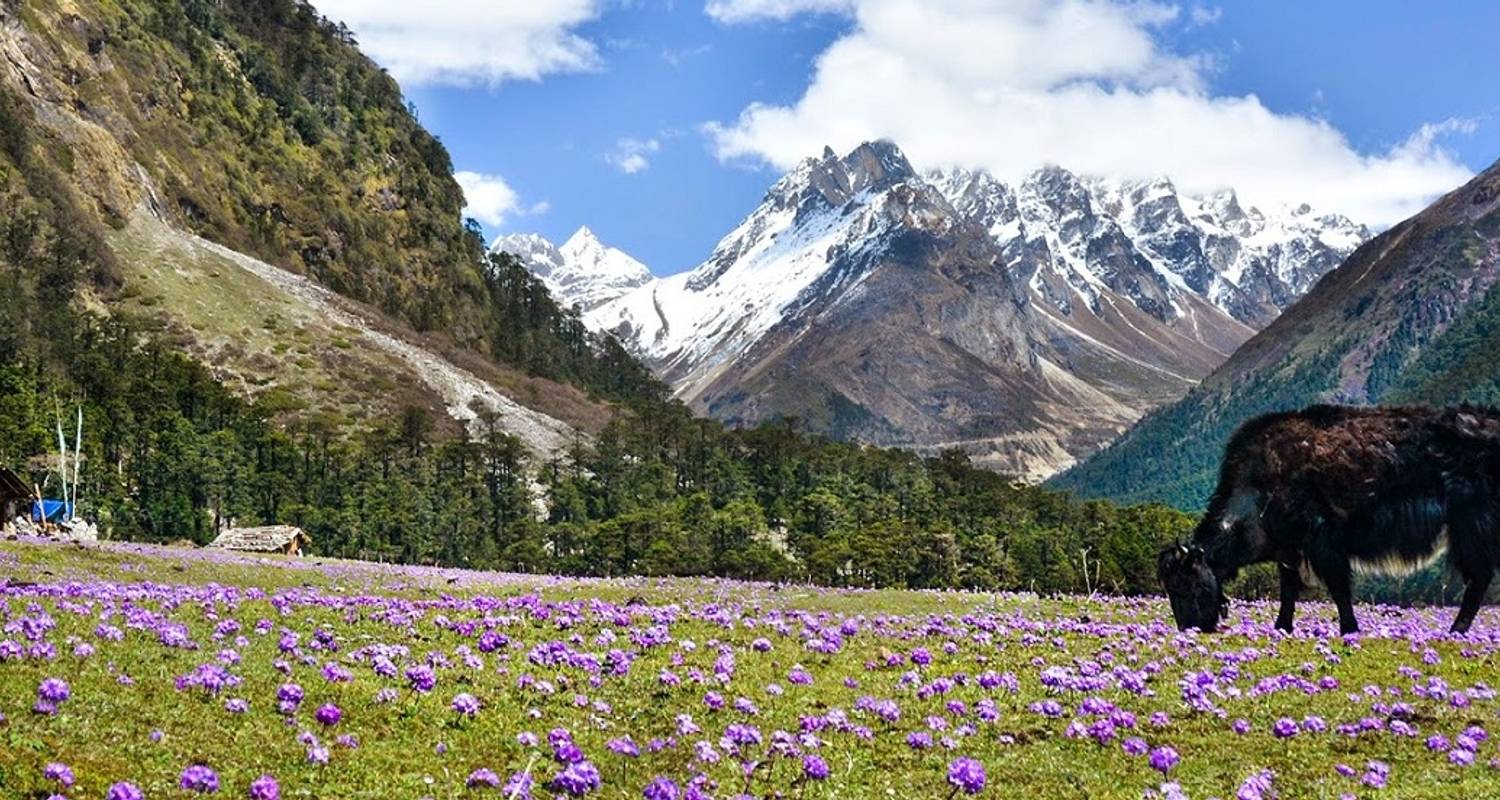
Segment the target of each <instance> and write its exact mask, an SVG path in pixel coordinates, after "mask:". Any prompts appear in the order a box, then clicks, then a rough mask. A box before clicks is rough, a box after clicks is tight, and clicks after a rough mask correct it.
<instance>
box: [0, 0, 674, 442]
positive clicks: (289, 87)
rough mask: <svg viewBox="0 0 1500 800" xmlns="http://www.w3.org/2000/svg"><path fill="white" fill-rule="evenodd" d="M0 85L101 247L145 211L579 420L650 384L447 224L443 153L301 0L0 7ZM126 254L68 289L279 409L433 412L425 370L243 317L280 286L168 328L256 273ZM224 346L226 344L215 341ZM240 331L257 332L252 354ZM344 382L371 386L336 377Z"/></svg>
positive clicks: (520, 276) (380, 77)
mask: <svg viewBox="0 0 1500 800" xmlns="http://www.w3.org/2000/svg"><path fill="white" fill-rule="evenodd" d="M0 91H4V92H6V93H7V94H9V95H10V96H11V97H12V98H13V101H14V102H13V103H12V108H13V111H14V115H15V117H16V124H17V125H21V126H24V127H26V128H27V130H28V132H29V136H30V137H31V139H32V144H33V147H32V155H31V159H32V160H34V161H35V162H37V164H38V165H39V167H45V168H46V169H47V171H48V174H49V175H50V178H49V179H48V180H50V181H52V182H53V183H55V184H56V185H55V186H54V187H53V188H52V189H50V190H49V191H52V192H54V193H58V194H65V195H69V196H70V199H69V203H70V205H71V206H72V207H73V208H75V209H76V211H77V212H78V215H79V217H80V218H81V221H82V222H84V223H87V227H88V228H90V229H92V230H93V231H95V235H96V237H97V238H99V239H103V240H104V242H105V243H107V244H108V245H110V246H111V247H115V248H119V247H123V248H126V249H127V250H129V249H130V248H132V247H136V246H137V245H138V244H139V242H138V240H139V239H140V238H141V233H140V231H138V230H134V228H135V227H137V226H136V222H137V221H138V220H140V219H141V218H142V216H143V214H146V215H149V216H150V217H155V218H157V219H159V220H161V221H164V222H165V223H166V224H167V226H168V227H169V228H171V229H176V230H179V231H181V232H183V233H185V234H191V235H196V236H201V237H203V238H204V239H207V240H210V241H212V242H214V243H216V244H218V245H223V246H225V247H228V248H231V249H232V250H235V251H238V252H241V253H244V254H247V255H250V256H253V257H255V258H256V259H259V260H260V261H264V262H268V263H270V264H272V265H275V266H277V267H280V268H282V269H285V270H287V271H289V272H292V273H294V274H297V275H303V276H306V277H307V278H309V279H311V280H314V281H316V282H317V283H319V284H321V285H323V286H326V287H328V288H329V289H331V290H333V291H334V292H337V293H339V294H340V295H342V296H344V297H346V298H348V299H350V300H353V301H355V302H356V303H360V304H362V305H360V306H359V313H358V314H357V316H358V318H359V322H360V323H361V324H368V325H370V326H373V327H378V328H380V329H382V330H393V331H398V332H399V334H400V335H401V336H402V338H403V339H404V340H406V341H409V342H412V343H413V344H415V345H417V346H421V347H424V348H429V349H433V350H436V351H438V352H441V353H444V354H447V355H450V356H451V357H452V358H456V359H459V360H463V361H466V362H469V363H474V364H480V365H482V366H483V370H484V371H486V372H488V373H493V374H487V375H486V377H487V378H494V379H495V380H497V381H499V382H500V383H501V384H502V386H503V387H504V388H505V391H506V392H508V393H510V394H513V395H515V396H516V397H517V399H519V400H520V401H521V402H523V403H528V404H530V405H532V406H533V407H536V408H537V410H539V411H542V412H543V413H547V414H550V415H553V416H558V417H560V418H564V419H566V420H568V422H569V423H570V424H573V425H576V426H579V427H582V428H585V429H597V428H598V427H599V426H601V425H602V424H603V422H604V420H605V419H607V418H608V416H609V414H610V411H609V410H608V408H607V407H606V405H605V404H604V403H605V402H609V401H626V402H629V401H631V400H632V399H633V398H636V397H655V396H658V395H659V394H660V388H659V387H658V386H656V385H655V382H654V381H653V380H651V379H650V377H649V375H648V374H647V373H646V372H645V371H644V370H641V369H639V368H638V367H635V366H634V365H633V363H632V362H631V361H630V359H628V358H624V357H623V354H622V353H620V352H618V348H615V347H613V346H612V344H611V343H609V342H605V341H601V340H598V339H596V338H594V337H592V336H590V335H589V334H588V333H587V332H586V331H585V330H584V329H583V327H582V326H581V325H579V324H578V322H577V320H576V319H575V318H573V317H572V316H571V315H570V314H569V313H566V312H565V311H564V310H563V309H561V308H559V307H558V306H557V304H556V303H554V302H553V301H552V300H551V298H550V297H549V296H548V295H547V293H546V292H545V291H544V290H543V289H542V287H541V286H540V285H539V284H537V283H536V282H535V281H531V280H530V279H529V276H527V275H526V274H525V272H524V270H520V269H519V268H517V267H516V265H515V264H513V263H510V262H508V261H506V260H504V259H502V260H499V261H492V260H491V259H489V258H488V257H486V255H485V254H484V249H483V242H482V241H481V238H480V236H479V234H478V233H477V231H476V230H475V229H474V228H472V227H470V226H466V224H465V222H464V220H463V219H462V217H461V209H462V205H463V195H462V192H461V191H460V189H459V187H458V185H457V183H456V182H455V181H454V179H453V177H452V165H451V163H450V160H449V157H448V154H447V152H446V150H444V149H443V147H442V145H441V144H440V143H439V142H438V141H437V140H436V139H435V138H434V137H433V136H432V135H431V134H429V133H428V132H427V131H426V130H424V129H423V128H422V127H421V125H420V124H418V122H417V120H416V119H415V117H414V116H413V115H412V113H411V112H410V111H409V110H408V108H407V106H406V104H405V102H404V100H403V99H402V96H401V92H400V89H399V87H398V86H397V85H396V83H395V81H394V80H392V79H391V78H390V76H388V75H387V74H386V73H385V72H384V71H382V70H381V69H379V68H378V67H377V66H375V65H374V64H373V63H372V62H371V61H370V60H369V59H367V58H366V57H365V56H364V55H363V54H361V53H360V52H359V50H358V49H357V47H356V45H355V43H354V42H353V39H352V37H350V36H349V34H348V32H347V31H346V30H344V29H342V28H339V27H337V26H333V25H331V24H329V23H328V22H327V21H325V20H323V19H321V18H320V17H319V16H318V15H317V14H316V13H315V11H314V10H313V9H312V7H311V6H309V5H308V4H306V3H302V2H298V1H297V0H249V1H248V2H236V3H210V2H203V1H202V0H186V1H185V2H177V0H28V2H26V3H23V4H20V5H19V6H15V7H12V6H9V5H7V6H3V7H0ZM106 233H107V234H108V235H105V234H106ZM136 249H137V252H135V253H127V254H126V255H128V256H131V257H128V258H115V259H113V262H114V265H113V266H112V267H110V268H109V269H107V270H106V271H105V273H101V274H98V275H95V276H94V278H95V279H94V280H92V281H90V282H88V283H87V284H86V285H85V286H83V287H82V288H83V290H85V291H88V292H92V293H93V298H94V299H95V300H97V301H99V304H98V306H97V307H98V308H99V309H100V310H103V311H106V312H108V313H116V314H125V315H129V316H132V317H134V318H136V319H138V320H141V322H142V324H143V325H144V326H145V327H148V328H152V327H168V328H171V329H172V332H173V333H174V337H175V338H174V340H175V341H176V342H177V343H178V344H179V345H180V346H182V347H183V348H184V349H186V350H188V351H189V352H192V353H194V354H195V355H197V356H199V357H200V358H202V359H204V360H205V362H207V363H212V364H213V366H214V368H215V371H216V373H217V374H219V375H220V376H221V377H225V378H227V379H229V380H231V382H233V383H236V384H239V385H241V386H249V387H253V388H256V389H257V392H256V393H257V394H258V393H260V391H259V390H262V389H268V388H269V389H276V388H279V389H281V390H283V391H282V394H283V395H285V396H288V397H290V398H291V399H292V400H293V401H294V402H292V403H291V404H290V406H289V408H290V409H291V410H292V411H294V412H299V414H300V415H301V416H307V415H308V414H321V413H325V412H327V411H329V410H330V409H331V410H334V411H335V412H337V413H339V414H341V415H342V417H341V418H340V419H339V420H337V421H338V422H343V421H347V420H350V419H352V420H356V421H358V420H361V419H368V418H370V417H373V416H379V415H383V414H386V413H389V412H390V411H391V410H392V406H393V405H399V406H405V405H415V406H417V407H425V408H428V409H429V410H438V409H440V408H441V406H442V405H443V398H442V397H441V396H439V393H434V392H431V391H428V390H427V389H426V388H424V382H423V381H421V380H412V376H411V375H409V374H404V373H403V372H402V371H401V370H396V371H391V370H388V369H383V368H381V365H380V364H379V363H378V361H379V359H378V358H377V359H373V360H371V359H364V360H363V361H361V359H360V358H359V357H358V354H357V353H354V351H355V350H358V348H349V347H347V346H346V345H347V343H348V339H349V337H348V336H347V335H346V334H339V333H337V332H335V333H334V334H333V335H322V334H325V333H327V332H326V331H320V330H304V331H301V332H298V331H295V330H292V329H290V328H286V327H285V326H283V330H281V331H280V332H277V331H275V330H274V328H275V322H274V320H272V321H270V322H267V320H268V317H266V316H264V315H263V316H262V317H261V318H259V319H257V320H254V321H253V322H255V323H256V324H255V325H253V326H247V325H246V320H245V319H244V318H243V315H244V314H245V313H251V312H250V309H253V308H258V307H261V306H274V305H276V304H277V303H279V302H281V301H282V300H283V299H284V298H280V297H277V296H270V297H246V298H243V299H244V300H245V301H246V302H245V303H244V308H242V309H239V311H240V313H239V314H235V313H227V314H225V313H216V314H200V315H198V318H197V319H195V320H184V319H183V313H182V312H184V311H185V310H186V309H188V308H190V307H191V306H193V305H211V304H215V303H217V304H218V305H220V306H223V305H224V303H225V302H227V301H228V300H229V299H230V298H231V297H233V294H232V293H230V294H220V292H221V290H222V289H225V288H227V287H228V285H229V284H236V285H235V287H234V288H236V289H238V290H258V289H260V288H263V287H261V286H259V285H258V284H255V283H254V282H251V283H246V282H244V281H243V280H241V281H238V282H236V281H234V280H231V276H229V275H222V276H220V277H219V278H216V279H213V280H206V281H199V282H197V283H196V284H195V283H193V282H192V281H188V280H186V279H185V278H184V276H185V275H188V274H191V273H192V272H194V271H195V270H197V269H198V268H199V267H200V266H201V264H199V263H198V262H197V261H195V260H194V259H191V258H189V259H187V260H186V261H184V262H181V263H179V262H177V261H175V260H174V259H176V258H177V257H178V256H179V255H181V252H182V249H181V248H152V249H150V257H149V258H141V257H139V256H140V255H141V253H140V252H139V248H138V247H136ZM195 291H196V292H197V294H198V295H200V296H192V293H193V292H195ZM183 292H188V293H189V294H188V296H183V295H182V293H183ZM122 299H124V300H128V301H131V302H126V303H121V302H119V301H120V300H122ZM163 301H165V302H163ZM151 303H156V305H155V306H150V305H149V304H151ZM164 311H165V312H166V313H164ZM297 315H298V314H297V313H296V312H292V313H291V316H297ZM262 323H266V324H262ZM251 329H253V333H254V335H252V336H248V337H247V336H246V332H247V330H251ZM268 339H269V340H268ZM226 341H233V342H236V343H238V344H239V345H240V347H239V352H231V353H227V354H226V353H225V350H224V348H223V347H222V344H223V343H224V342H226ZM256 341H260V343H261V344H264V345H265V346H264V347H261V348H260V349H258V350H252V349H251V345H253V344H254V343H255V342H256ZM287 353H291V355H287ZM226 355H227V357H222V358H221V357H220V356H226ZM351 355H352V356H355V357H353V358H352V359H351ZM271 359H274V360H277V361H280V362H283V363H282V364H281V365H277V366H284V365H285V363H286V362H289V361H301V362H302V368H301V371H302V372H303V373H306V374H305V375H302V376H300V378H299V379H298V380H293V381H287V382H284V383H277V380H276V379H277V378H278V377H279V376H284V375H285V373H286V370H284V369H276V368H273V367H272V365H271V364H269V363H268V360H271ZM356 368H357V369H356ZM495 368H499V372H498V373H495ZM361 375H367V376H369V380H355V381H353V382H352V383H351V381H350V378H351V376H354V377H358V376H361ZM301 378H305V380H303V379H301ZM538 380H541V381H543V383H542V384H540V385H538V384H537V381H538ZM569 385H571V387H574V388H570V386H569ZM391 387H396V388H397V390H396V391H389V389H390V388H391ZM411 387H415V388H411ZM587 395H592V396H593V399H592V400H589V399H588V398H587ZM351 397H352V398H354V399H356V400H357V399H358V398H361V397H362V398H365V399H367V400H369V401H371V402H369V403H366V404H360V403H357V402H355V403H351V402H350V400H351ZM389 397H394V398H396V399H395V400H393V401H392V400H389V399H388V398H389ZM381 398H387V399H386V400H385V401H382V399H381ZM554 399H556V402H554ZM362 405H368V406H373V407H362ZM300 412H306V413H300ZM439 416H441V414H439Z"/></svg>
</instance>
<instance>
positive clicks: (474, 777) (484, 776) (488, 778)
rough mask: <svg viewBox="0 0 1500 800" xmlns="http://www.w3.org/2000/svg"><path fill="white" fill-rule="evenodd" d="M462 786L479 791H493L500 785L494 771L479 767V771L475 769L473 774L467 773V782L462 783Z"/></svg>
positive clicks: (498, 777)
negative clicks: (486, 788) (481, 789)
mask: <svg viewBox="0 0 1500 800" xmlns="http://www.w3.org/2000/svg"><path fill="white" fill-rule="evenodd" d="M464 785H465V786H467V787H469V788H470V789H480V788H485V787H488V788H491V789H493V788H496V787H498V786H499V785H500V776H499V775H496V774H495V771H494V770H491V769H485V768H484V767H480V768H479V769H476V770H474V771H473V772H470V773H469V778H468V780H466V781H464Z"/></svg>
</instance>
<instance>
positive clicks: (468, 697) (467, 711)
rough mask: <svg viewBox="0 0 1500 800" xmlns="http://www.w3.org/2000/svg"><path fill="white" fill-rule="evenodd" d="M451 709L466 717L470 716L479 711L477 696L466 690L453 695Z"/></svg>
mask: <svg viewBox="0 0 1500 800" xmlns="http://www.w3.org/2000/svg"><path fill="white" fill-rule="evenodd" d="M453 710H454V711H456V712H458V713H459V714H462V715H464V716H466V717H472V716H474V715H475V714H478V713H479V698H477V697H475V696H474V695H472V694H469V693H468V692H461V693H459V694H457V695H454V696H453Z"/></svg>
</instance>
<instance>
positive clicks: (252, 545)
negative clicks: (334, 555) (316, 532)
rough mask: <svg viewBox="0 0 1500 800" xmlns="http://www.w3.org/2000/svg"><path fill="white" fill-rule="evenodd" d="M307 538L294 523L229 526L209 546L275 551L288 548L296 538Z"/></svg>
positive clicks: (256, 551) (262, 551) (226, 548)
mask: <svg viewBox="0 0 1500 800" xmlns="http://www.w3.org/2000/svg"><path fill="white" fill-rule="evenodd" d="M299 537H300V538H302V539H303V540H304V541H306V539H307V534H306V533H305V532H303V530H302V529H301V528H298V527H296V526H294V525H265V526H262V527H259V528H229V529H227V530H225V531H224V532H223V533H221V534H219V535H218V536H217V537H216V538H215V539H214V540H213V541H212V542H210V543H209V545H208V546H209V547H219V548H223V549H225V550H248V551H251V552H255V553H275V552H280V551H281V550H284V549H286V546H287V545H288V544H290V543H291V542H292V541H293V540H294V539H297V538H299Z"/></svg>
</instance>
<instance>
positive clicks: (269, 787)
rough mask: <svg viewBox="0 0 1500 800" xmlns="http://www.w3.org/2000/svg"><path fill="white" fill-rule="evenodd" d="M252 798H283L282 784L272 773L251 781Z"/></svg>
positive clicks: (272, 799)
mask: <svg viewBox="0 0 1500 800" xmlns="http://www.w3.org/2000/svg"><path fill="white" fill-rule="evenodd" d="M250 800H281V784H279V783H277V782H276V779H275V778H273V777H271V776H270V775H262V776H260V777H259V778H256V779H255V780H253V781H251V782H250Z"/></svg>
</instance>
